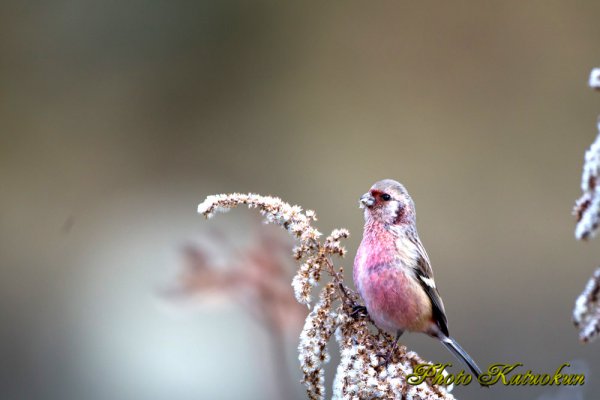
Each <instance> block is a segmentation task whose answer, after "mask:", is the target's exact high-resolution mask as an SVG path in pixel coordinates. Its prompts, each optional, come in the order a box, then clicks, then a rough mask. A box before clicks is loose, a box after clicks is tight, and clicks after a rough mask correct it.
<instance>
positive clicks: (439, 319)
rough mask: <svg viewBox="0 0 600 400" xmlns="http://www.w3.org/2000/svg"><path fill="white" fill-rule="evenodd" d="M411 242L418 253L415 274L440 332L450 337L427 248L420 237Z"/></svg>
mask: <svg viewBox="0 0 600 400" xmlns="http://www.w3.org/2000/svg"><path fill="white" fill-rule="evenodd" d="M411 241H413V243H414V244H415V246H416V248H417V252H418V258H417V265H416V267H415V272H416V275H417V280H418V281H419V283H420V284H421V287H422V288H423V290H425V293H427V296H429V299H430V300H431V309H432V315H433V320H434V321H435V322H436V324H437V325H438V327H439V328H440V330H441V331H442V332H443V333H444V334H445V335H446V336H449V333H448V319H447V318H446V311H445V310H444V303H443V302H442V298H441V297H440V293H439V292H438V290H437V287H436V286H435V281H434V280H433V270H432V269H431V262H430V261H429V256H428V255H427V252H426V251H425V247H423V244H422V243H421V240H420V239H419V237H418V236H417V235H416V234H415V235H411Z"/></svg>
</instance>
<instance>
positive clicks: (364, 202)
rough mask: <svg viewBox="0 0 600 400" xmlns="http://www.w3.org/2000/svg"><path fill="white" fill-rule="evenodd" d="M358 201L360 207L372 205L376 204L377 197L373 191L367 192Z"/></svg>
mask: <svg viewBox="0 0 600 400" xmlns="http://www.w3.org/2000/svg"><path fill="white" fill-rule="evenodd" d="M358 203H359V207H360V208H365V207H371V206H373V204H375V197H373V196H372V195H371V193H369V192H367V193H365V194H363V195H362V196H360V200H359V201H358Z"/></svg>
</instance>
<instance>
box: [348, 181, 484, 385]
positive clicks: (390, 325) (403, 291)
mask: <svg viewBox="0 0 600 400" xmlns="http://www.w3.org/2000/svg"><path fill="white" fill-rule="evenodd" d="M360 205H361V208H364V215H365V227H364V232H363V239H362V242H361V243H360V247H359V248H358V252H357V253H356V258H355V260H354V284H355V285H356V288H357V290H358V292H359V293H360V295H361V297H362V298H363V300H364V302H365V306H366V309H367V312H368V313H369V315H370V317H371V319H372V320H373V321H374V322H375V324H376V325H377V326H378V327H379V328H381V329H383V330H385V331H388V332H393V333H395V334H396V342H395V343H394V347H395V346H396V343H397V342H398V339H399V338H400V336H401V335H402V333H403V332H404V331H411V332H422V333H425V334H427V335H429V336H431V337H434V338H436V339H438V340H440V341H441V342H442V343H443V344H444V345H445V346H446V347H447V348H448V349H449V350H450V351H451V352H452V353H453V354H454V355H455V356H456V357H458V358H459V359H460V360H461V361H463V362H464V363H465V364H466V365H467V366H468V367H469V369H470V370H471V372H472V373H473V374H474V375H475V377H476V378H479V375H480V374H481V370H480V369H479V367H478V366H477V364H476V363H475V361H473V359H472V358H471V357H470V356H469V355H468V354H467V352H466V351H464V350H463V349H462V347H460V345H459V344H458V343H457V342H456V341H455V340H454V339H453V338H452V337H450V335H449V333H448V322H447V319H446V312H445V311H444V304H443V303H442V299H441V297H440V294H439V293H438V290H437V288H436V285H435V281H434V280H433V271H432V269H431V263H430V262H429V257H428V256H427V252H426V251H425V248H424V247H423V244H421V240H419V235H418V233H417V227H416V218H415V205H414V202H413V200H412V199H411V197H410V196H409V194H408V192H407V191H406V189H405V188H404V186H402V185H401V184H400V183H398V182H396V181H394V180H391V179H385V180H382V181H379V182H377V183H375V184H374V185H373V186H372V187H371V189H370V190H369V191H368V192H367V193H365V194H364V195H363V196H362V197H361V198H360ZM390 356H391V353H390ZM388 360H389V356H388Z"/></svg>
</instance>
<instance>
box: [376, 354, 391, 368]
mask: <svg viewBox="0 0 600 400" xmlns="http://www.w3.org/2000/svg"><path fill="white" fill-rule="evenodd" d="M393 355H394V351H393V350H392V351H389V352H388V353H377V354H375V356H376V357H379V358H382V359H383V361H384V363H383V364H379V365H380V366H381V365H383V366H384V367H385V368H387V367H388V364H389V363H390V361H391V360H392V356H393Z"/></svg>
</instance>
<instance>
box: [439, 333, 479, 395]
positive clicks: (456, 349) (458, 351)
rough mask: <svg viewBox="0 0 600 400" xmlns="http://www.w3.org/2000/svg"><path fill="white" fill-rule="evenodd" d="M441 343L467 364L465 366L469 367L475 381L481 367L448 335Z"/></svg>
mask: <svg viewBox="0 0 600 400" xmlns="http://www.w3.org/2000/svg"><path fill="white" fill-rule="evenodd" d="M442 343H443V344H444V346H446V348H447V349H448V350H450V352H451V353H452V354H454V355H455V356H456V358H458V359H459V360H461V361H462V362H463V363H465V364H466V365H467V367H469V369H470V370H471V372H472V373H473V375H475V377H476V378H477V381H479V375H481V369H480V368H479V367H478V366H477V364H476V363H475V361H473V359H472V358H471V356H470V355H469V354H468V353H467V352H466V351H464V349H463V348H462V347H460V345H459V344H458V342H457V341H456V340H454V339H453V338H451V337H450V336H446V337H444V338H442ZM480 383H481V382H480ZM482 386H485V385H482Z"/></svg>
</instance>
